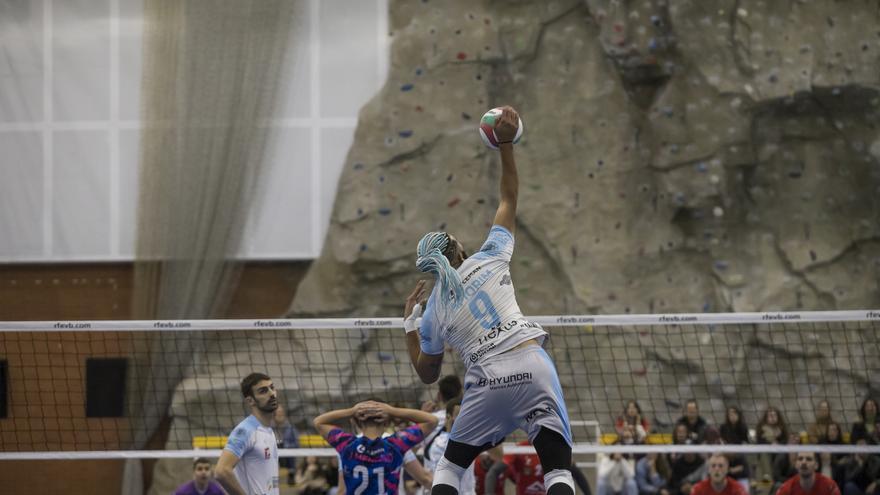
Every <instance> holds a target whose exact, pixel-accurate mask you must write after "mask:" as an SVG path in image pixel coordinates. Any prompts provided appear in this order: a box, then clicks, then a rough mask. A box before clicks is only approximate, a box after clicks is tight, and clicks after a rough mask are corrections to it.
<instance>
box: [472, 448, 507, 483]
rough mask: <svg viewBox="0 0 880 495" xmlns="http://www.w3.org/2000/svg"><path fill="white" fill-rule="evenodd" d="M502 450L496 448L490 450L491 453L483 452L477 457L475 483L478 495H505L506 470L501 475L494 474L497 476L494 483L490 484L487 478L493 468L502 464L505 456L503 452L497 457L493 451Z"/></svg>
mask: <svg viewBox="0 0 880 495" xmlns="http://www.w3.org/2000/svg"><path fill="white" fill-rule="evenodd" d="M495 449H497V450H501V447H500V446H498V447H494V448H493V449H490V451H487V452H483V453H481V454H480V455H478V456H477V460H475V461H474V481H475V482H476V487H475V488H476V492H477V495H483V494H485V493H490V494H492V495H504V479H505V476H504V470H502V472H500V473H497V474H496V473H495V472H493V475H494V476H495V479H494V482H493V483H490V482H489V481H488V480H487V478H486V476H487V474H488V473H489V472H490V470H491V469H492V466H493V465H495V464H496V463H500V462H501V460H500V458H501V456H502V455H504V454H503V451H501V453H500V454H498V455H495V454H494V453H493V452H492V450H495Z"/></svg>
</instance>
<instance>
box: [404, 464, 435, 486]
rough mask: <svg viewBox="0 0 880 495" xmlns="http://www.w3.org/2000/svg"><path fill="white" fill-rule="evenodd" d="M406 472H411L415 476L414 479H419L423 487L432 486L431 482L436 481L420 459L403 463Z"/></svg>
mask: <svg viewBox="0 0 880 495" xmlns="http://www.w3.org/2000/svg"><path fill="white" fill-rule="evenodd" d="M403 467H404V469H406V472H407V473H409V475H410V476H412V477H413V479H414V480H416V481H418V482H419V484H420V485H422V488H427V489H430V488H431V484H432V483H433V482H434V478H433V476H432V475H431V473H430V472H429V471H428V470H427V469H425V468H424V467H423V466H422V465H421V463H419V461H412V462H407V463H406V464H404V465H403Z"/></svg>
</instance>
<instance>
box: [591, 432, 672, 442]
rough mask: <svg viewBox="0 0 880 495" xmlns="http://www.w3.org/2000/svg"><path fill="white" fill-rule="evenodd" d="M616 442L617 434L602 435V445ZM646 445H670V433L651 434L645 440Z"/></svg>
mask: <svg viewBox="0 0 880 495" xmlns="http://www.w3.org/2000/svg"><path fill="white" fill-rule="evenodd" d="M616 441H617V433H603V434H602V445H612V444H613V443H614V442H616ZM645 443H646V444H648V445H667V444H671V443H672V433H651V434H650V435H648V436H647V437H646V438H645Z"/></svg>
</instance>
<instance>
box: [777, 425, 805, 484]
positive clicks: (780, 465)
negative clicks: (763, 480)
mask: <svg viewBox="0 0 880 495" xmlns="http://www.w3.org/2000/svg"><path fill="white" fill-rule="evenodd" d="M799 443H801V437H800V436H799V435H798V434H797V433H792V434H790V435H789V436H788V444H789V445H798V444H799ZM797 472H798V468H797V453H796V452H791V453H789V454H784V453H781V454H776V455H775V457H773V489H772V490H771V492H770V493H773V492H775V491H776V489H778V488H779V487H780V486H782V484H783V483H785V481H786V480H788V479H789V478H791V477H792V476H794V475H796V474H797Z"/></svg>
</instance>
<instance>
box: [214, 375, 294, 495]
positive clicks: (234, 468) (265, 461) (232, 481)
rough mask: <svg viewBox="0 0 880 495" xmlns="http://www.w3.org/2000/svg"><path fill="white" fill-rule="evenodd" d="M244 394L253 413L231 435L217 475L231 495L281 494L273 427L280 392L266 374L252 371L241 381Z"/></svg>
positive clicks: (221, 456) (276, 445) (276, 446)
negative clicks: (279, 492) (279, 491)
mask: <svg viewBox="0 0 880 495" xmlns="http://www.w3.org/2000/svg"><path fill="white" fill-rule="evenodd" d="M241 395H242V396H244V400H245V402H246V403H247V405H248V406H249V407H250V410H251V415H250V416H248V417H247V418H245V419H244V421H242V422H241V423H239V424H238V426H236V427H235V429H234V430H232V433H230V434H229V440H228V441H227V443H226V448H224V449H223V452H222V453H221V454H220V460H219V461H217V467H216V468H215V469H214V473H215V476H216V477H217V481H219V482H220V484H221V485H223V488H225V489H226V492H227V493H228V494H229V495H278V444H277V443H276V442H275V431H274V430H273V429H272V416H274V413H275V409H277V408H278V393H277V392H276V391H275V385H274V384H273V383H272V379H271V378H269V377H268V376H267V375H264V374H262V373H251V374H250V375H248V376H246V377H245V378H244V379H243V380H242V381H241Z"/></svg>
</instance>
